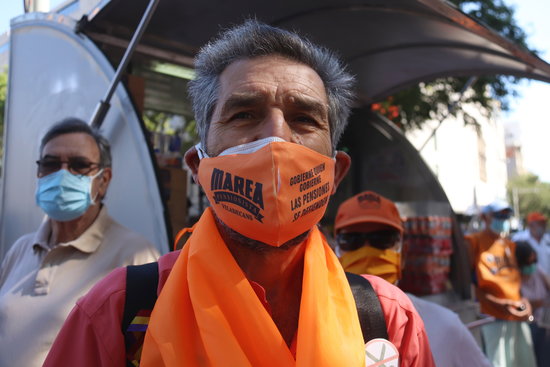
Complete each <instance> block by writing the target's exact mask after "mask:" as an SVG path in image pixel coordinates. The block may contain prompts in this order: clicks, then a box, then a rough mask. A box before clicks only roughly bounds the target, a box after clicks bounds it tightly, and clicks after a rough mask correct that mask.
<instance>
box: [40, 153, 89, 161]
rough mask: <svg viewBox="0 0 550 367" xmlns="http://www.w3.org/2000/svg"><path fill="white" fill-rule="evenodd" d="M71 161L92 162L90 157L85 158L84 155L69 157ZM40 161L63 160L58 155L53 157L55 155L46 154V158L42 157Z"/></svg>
mask: <svg viewBox="0 0 550 367" xmlns="http://www.w3.org/2000/svg"><path fill="white" fill-rule="evenodd" d="M69 158H70V159H75V158H76V159H82V160H88V161H89V160H90V159H88V157H84V156H82V155H72V156H69ZM40 159H61V158H60V157H59V156H58V155H53V154H46V155H45V156H42V158H40Z"/></svg>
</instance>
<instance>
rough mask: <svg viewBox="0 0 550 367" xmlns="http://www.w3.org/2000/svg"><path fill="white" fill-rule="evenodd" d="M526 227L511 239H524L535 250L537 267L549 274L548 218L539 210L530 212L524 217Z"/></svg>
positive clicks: (549, 240) (515, 240) (549, 244)
mask: <svg viewBox="0 0 550 367" xmlns="http://www.w3.org/2000/svg"><path fill="white" fill-rule="evenodd" d="M526 222H527V228H526V229H525V230H523V231H520V232H517V233H515V234H514V236H513V237H512V241H514V242H517V241H526V242H528V243H529V244H530V245H531V247H533V249H534V250H535V251H536V252H537V259H538V265H537V266H538V267H539V268H540V269H541V270H542V271H543V272H544V273H545V274H546V275H548V276H550V235H548V233H546V224H547V222H548V218H547V217H546V216H545V215H544V214H542V213H540V212H531V213H529V214H527V218H526Z"/></svg>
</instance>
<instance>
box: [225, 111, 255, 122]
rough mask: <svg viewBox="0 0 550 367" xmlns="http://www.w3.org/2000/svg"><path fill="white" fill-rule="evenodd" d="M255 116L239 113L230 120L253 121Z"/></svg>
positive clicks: (248, 113)
mask: <svg viewBox="0 0 550 367" xmlns="http://www.w3.org/2000/svg"><path fill="white" fill-rule="evenodd" d="M253 117H254V116H253V115H252V114H251V113H250V112H244V111H243V112H237V113H235V114H233V115H232V116H231V118H230V120H247V119H251V118H253Z"/></svg>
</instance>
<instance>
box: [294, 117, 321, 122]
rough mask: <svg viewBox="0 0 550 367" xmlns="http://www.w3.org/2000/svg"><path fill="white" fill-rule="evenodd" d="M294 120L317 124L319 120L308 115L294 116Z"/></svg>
mask: <svg viewBox="0 0 550 367" xmlns="http://www.w3.org/2000/svg"><path fill="white" fill-rule="evenodd" d="M294 121H296V122H300V123H304V124H317V120H316V119H314V118H313V117H311V116H307V115H300V116H296V117H295V118H294Z"/></svg>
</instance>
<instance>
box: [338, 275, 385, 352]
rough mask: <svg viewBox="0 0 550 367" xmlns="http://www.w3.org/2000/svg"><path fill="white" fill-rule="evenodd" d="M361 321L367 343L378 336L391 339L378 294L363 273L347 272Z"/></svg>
mask: <svg viewBox="0 0 550 367" xmlns="http://www.w3.org/2000/svg"><path fill="white" fill-rule="evenodd" d="M346 278H348V282H349V285H350V287H351V292H352V293H353V298H355V305H356V307H357V313H358V315H359V322H360V323H361V331H362V332H363V340H364V341H365V344H366V343H367V342H368V341H370V340H372V339H376V338H383V339H386V340H389V337H388V330H387V326H386V319H385V317H384V312H383V311H382V306H381V305H380V300H379V299H378V295H377V294H376V292H375V291H374V289H373V288H372V285H371V284H370V282H369V281H368V280H367V279H365V278H364V277H362V276H361V275H357V274H352V273H346Z"/></svg>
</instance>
